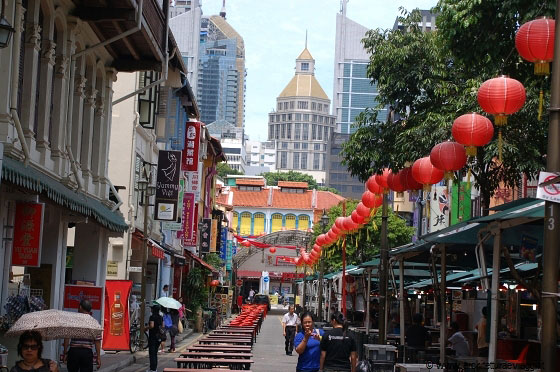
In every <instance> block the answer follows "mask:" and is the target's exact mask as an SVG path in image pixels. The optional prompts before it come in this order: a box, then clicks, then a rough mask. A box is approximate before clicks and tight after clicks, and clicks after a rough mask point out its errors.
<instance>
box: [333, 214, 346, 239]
mask: <svg viewBox="0 0 560 372" xmlns="http://www.w3.org/2000/svg"><path fill="white" fill-rule="evenodd" d="M334 225H335V226H336V227H337V229H338V231H340V233H339V235H340V234H345V233H346V229H345V228H344V217H337V218H336V220H334Z"/></svg>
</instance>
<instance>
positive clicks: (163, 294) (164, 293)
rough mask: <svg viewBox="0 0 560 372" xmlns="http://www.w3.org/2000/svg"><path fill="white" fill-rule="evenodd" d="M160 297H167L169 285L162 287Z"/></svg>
mask: <svg viewBox="0 0 560 372" xmlns="http://www.w3.org/2000/svg"><path fill="white" fill-rule="evenodd" d="M161 297H169V285H168V284H166V285H164V286H163V289H162V290H161Z"/></svg>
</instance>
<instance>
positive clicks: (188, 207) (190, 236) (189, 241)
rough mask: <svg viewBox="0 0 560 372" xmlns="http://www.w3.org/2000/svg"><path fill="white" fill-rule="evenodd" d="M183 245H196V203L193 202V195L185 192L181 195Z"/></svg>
mask: <svg viewBox="0 0 560 372" xmlns="http://www.w3.org/2000/svg"><path fill="white" fill-rule="evenodd" d="M182 221H183V230H182V236H183V245H184V246H193V245H196V235H195V234H194V233H193V232H194V225H195V224H196V203H195V201H194V194H193V193H190V192H186V193H185V195H183V217H182Z"/></svg>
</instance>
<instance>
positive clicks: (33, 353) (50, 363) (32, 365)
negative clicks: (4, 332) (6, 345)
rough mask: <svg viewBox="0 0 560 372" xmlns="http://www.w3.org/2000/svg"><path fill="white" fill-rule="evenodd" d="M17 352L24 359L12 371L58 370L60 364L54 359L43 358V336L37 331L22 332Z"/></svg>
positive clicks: (40, 371) (53, 371)
mask: <svg viewBox="0 0 560 372" xmlns="http://www.w3.org/2000/svg"><path fill="white" fill-rule="evenodd" d="M17 352H18V355H19V356H21V357H22V358H23V359H22V360H20V361H19V362H17V363H16V364H15V366H14V367H12V369H11V370H10V372H27V371H34V372H58V364H56V362H55V361H54V360H49V359H43V358H41V354H42V352H43V338H42V337H41V334H40V333H39V332H37V331H25V332H23V333H22V334H21V336H20V337H19V342H18V346H17Z"/></svg>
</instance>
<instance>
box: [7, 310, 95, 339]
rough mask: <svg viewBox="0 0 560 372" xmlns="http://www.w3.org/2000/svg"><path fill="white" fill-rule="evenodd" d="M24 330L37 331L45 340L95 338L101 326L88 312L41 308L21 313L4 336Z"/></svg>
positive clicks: (17, 334) (15, 335)
mask: <svg viewBox="0 0 560 372" xmlns="http://www.w3.org/2000/svg"><path fill="white" fill-rule="evenodd" d="M25 331H37V332H39V333H40V334H41V336H42V337H43V340H45V341H46V340H57V339H62V338H86V339H95V338H98V337H100V336H101V334H102V333H103V327H101V325H100V324H99V323H98V322H97V320H96V319H95V318H94V317H92V316H91V315H89V314H82V313H75V312H71V311H64V310H43V311H34V312H31V313H27V314H23V315H22V316H21V318H19V319H18V320H17V321H16V322H15V323H14V325H13V326H12V327H11V328H10V329H9V330H8V332H6V336H11V337H18V336H20V335H21V334H22V333H23V332H25Z"/></svg>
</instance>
